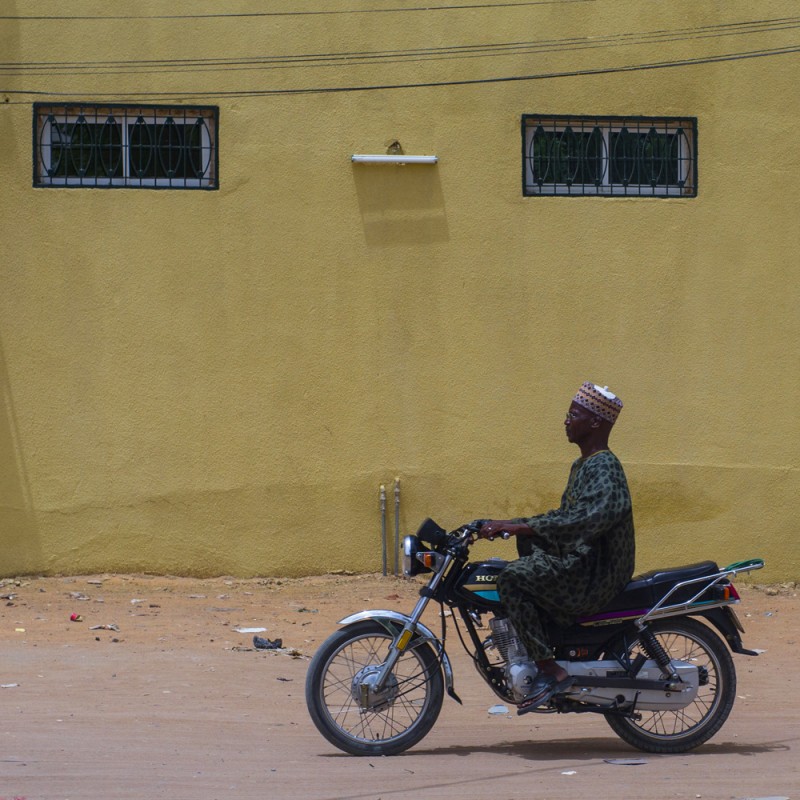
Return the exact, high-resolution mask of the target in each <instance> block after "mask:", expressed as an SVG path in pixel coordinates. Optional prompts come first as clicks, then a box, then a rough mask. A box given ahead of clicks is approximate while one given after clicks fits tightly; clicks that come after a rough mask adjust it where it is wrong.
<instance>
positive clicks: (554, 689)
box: [517, 672, 575, 714]
mask: <svg viewBox="0 0 800 800" xmlns="http://www.w3.org/2000/svg"><path fill="white" fill-rule="evenodd" d="M573 683H575V678H573V677H572V676H571V675H567V677H566V678H563V679H562V680H558V679H557V678H555V677H553V676H552V675H545V674H543V673H541V672H540V673H539V674H538V675H537V676H536V680H534V682H533V685H532V686H531V692H530V694H529V695H528V696H527V697H526V698H525V699H524V700H523V701H522V702H521V703H520V704H519V706H517V714H527V713H528V712H529V711H533V710H534V709H537V708H539V707H540V706H543V705H545V704H546V703H548V702H549V701H550V699H551V698H552V697H553V696H554V695H556V694H558V693H559V692H565V691H566V690H567V689H569V688H570V686H572V684H573Z"/></svg>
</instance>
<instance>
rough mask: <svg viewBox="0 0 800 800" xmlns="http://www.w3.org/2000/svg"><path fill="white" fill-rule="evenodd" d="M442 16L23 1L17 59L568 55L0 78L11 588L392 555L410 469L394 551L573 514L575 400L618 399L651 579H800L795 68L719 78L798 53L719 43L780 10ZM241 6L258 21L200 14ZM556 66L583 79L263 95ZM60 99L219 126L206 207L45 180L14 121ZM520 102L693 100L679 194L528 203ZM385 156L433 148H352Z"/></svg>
mask: <svg viewBox="0 0 800 800" xmlns="http://www.w3.org/2000/svg"><path fill="white" fill-rule="evenodd" d="M167 5H168V6H169V14H170V15H172V16H171V17H170V18H168V19H167V18H154V16H153V15H159V14H162V15H163V14H165V13H166V12H165V11H164V9H165V8H166V7H167ZM457 5H458V4H442V8H441V9H435V8H434V9H431V10H429V11H421V10H419V8H420V6H419V5H418V4H416V3H412V2H407V0H397V1H396V2H393V3H391V4H389V3H383V2H378V0H328V1H327V2H325V3H321V4H314V10H316V11H328V12H332V13H324V14H320V13H317V14H309V13H297V12H303V11H309V8H308V4H305V3H298V2H297V0H276V1H275V2H271V3H269V4H263V3H255V2H248V1H247V0H241V1H240V2H238V3H224V4H220V3H217V2H211V0H192V2H189V0H174V2H172V3H170V4H164V3H159V2H155V0H138V2H135V3H134V2H120V3H115V4H113V13H114V14H117V15H119V16H126V15H127V16H130V17H132V18H129V19H98V18H96V17H98V16H106V17H107V16H108V15H109V14H110V13H111V11H110V10H109V9H110V6H109V4H107V3H104V2H100V0H75V2H72V3H70V4H68V5H66V6H63V7H62V8H60V9H58V12H59V13H63V14H65V15H69V16H75V17H77V16H83V17H85V18H83V19H52V18H50V19H32V18H31V17H36V16H48V17H52V16H53V13H54V9H53V5H52V3H49V2H44V1H43V0H29V1H28V2H24V3H22V2H19V3H15V2H9V0H6V2H5V3H4V6H3V8H4V12H3V13H4V15H6V16H9V17H13V16H14V15H16V16H18V17H26V18H25V19H21V18H20V19H3V20H0V51H1V52H2V54H3V57H2V59H0V61H3V62H15V63H17V62H18V63H21V64H24V63H29V62H34V61H49V62H78V61H80V62H84V63H85V62H97V61H106V60H115V61H123V60H133V61H141V60H144V59H166V58H174V59H185V58H197V57H219V58H233V57H257V56H265V55H270V56H275V55H281V56H299V55H308V54H321V53H345V52H350V53H355V52H362V53H365V52H368V51H369V52H374V51H408V50H411V49H415V50H420V51H422V50H425V49H426V48H427V49H429V48H441V47H445V46H453V47H455V46H459V47H460V46H465V45H475V44H484V43H494V44H498V43H505V42H534V43H538V44H540V45H541V44H542V43H545V42H551V43H555V44H552V45H548V46H544V47H542V46H540V47H538V48H537V49H530V48H528V50H527V51H514V52H511V53H509V54H507V55H503V56H497V55H495V56H491V57H472V58H439V59H429V58H426V57H425V54H424V53H422V52H421V53H420V57H419V58H418V59H416V60H409V59H408V58H405V57H404V58H387V59H385V63H373V62H368V63H362V61H363V60H362V61H359V60H355V59H353V60H351V61H350V62H349V63H344V64H343V63H340V62H339V63H337V64H336V65H335V66H333V65H328V64H327V63H317V64H316V65H309V64H308V63H307V62H306V63H303V64H302V65H301V64H299V63H292V64H288V63H284V64H281V65H275V66H273V67H272V68H260V69H238V70H234V69H222V68H221V67H219V66H216V67H214V68H211V69H209V70H194V71H183V72H175V71H173V72H166V73H165V72H148V71H141V70H140V71H138V72H137V71H135V70H132V69H130V68H128V69H124V70H120V69H116V70H112V72H121V73H122V74H101V73H104V72H105V73H108V72H109V70H104V69H101V68H99V67H96V68H94V69H91V70H88V71H85V72H80V71H77V70H75V69H72V70H67V71H66V72H65V73H62V72H58V71H56V70H55V68H53V69H51V70H50V71H45V72H44V73H37V72H36V71H34V70H33V69H31V68H30V67H28V68H27V69H18V70H13V71H9V70H5V71H3V72H0V104H1V105H2V108H0V141H2V143H3V145H2V147H0V181H1V183H0V186H1V187H2V188H1V189H0V219H1V220H2V221H1V222H0V225H1V226H2V228H1V229H0V232H1V233H2V247H3V257H2V259H0V281H2V284H1V285H2V292H0V388H1V389H2V394H0V397H2V407H0V574H3V575H12V574H17V573H85V572H94V571H148V572H168V573H180V574H184V573H186V574H236V575H254V574H263V575H302V574H309V573H317V572H326V571H329V570H342V569H349V570H377V569H380V566H381V547H380V543H379V535H380V514H379V503H378V489H379V486H380V484H382V483H384V484H386V485H387V489H388V493H389V501H388V505H389V511H390V513H389V516H388V528H389V533H390V535H393V531H394V521H393V518H392V515H391V510H392V506H393V502H394V496H393V493H392V490H393V481H394V478H395V477H399V478H400V479H401V522H402V530H403V532H406V531H408V532H411V531H413V529H414V528H415V527H416V525H417V524H418V523H419V522H420V521H421V520H422V519H423V518H424V517H425V516H427V515H430V516H433V517H434V518H436V519H437V520H438V521H440V522H441V523H442V524H445V525H455V524H457V523H459V522H462V521H465V520H467V519H471V518H473V517H476V516H495V517H503V516H507V515H512V514H514V515H516V514H529V513H534V512H536V511H540V510H546V509H547V508H548V507H551V506H552V505H553V504H556V503H557V502H558V497H559V496H560V493H561V490H562V488H563V484H564V482H565V479H566V474H567V470H568V465H569V463H570V461H571V460H572V458H574V457H575V455H576V454H577V452H576V451H574V450H573V449H571V448H570V446H569V445H568V444H567V443H566V441H565V439H564V434H563V430H562V419H563V412H564V411H565V409H566V406H567V405H568V402H569V400H570V398H571V396H572V394H573V393H574V391H575V390H576V388H577V386H578V385H579V384H580V382H581V381H583V380H585V379H591V380H594V381H598V382H601V383H608V384H609V385H610V386H611V388H612V389H613V390H615V391H616V392H617V393H618V394H619V395H620V396H621V397H622V398H623V400H624V401H625V410H624V412H623V414H622V416H621V418H620V421H619V423H618V426H617V430H616V431H615V433H614V437H613V439H612V445H613V447H614V449H615V451H616V452H617V453H618V455H619V456H620V458H621V459H622V460H623V462H624V464H625V466H626V470H627V473H628V477H629V481H630V483H631V488H632V492H633V495H634V502H635V513H636V521H637V534H638V564H637V566H638V567H639V568H640V569H646V568H652V567H656V566H665V565H668V564H678V563H686V562H689V561H691V560H695V559H700V558H713V559H716V560H718V561H719V562H720V563H723V564H724V563H728V562H729V561H733V560H737V559H741V558H746V557H752V556H761V557H764V558H766V559H767V562H768V566H767V569H766V570H764V571H763V572H761V573H755V575H754V579H755V580H758V581H784V580H797V579H798V578H800V552H799V550H798V545H797V539H796V534H795V528H796V525H795V518H796V516H797V514H798V511H799V510H800V501H799V500H798V498H799V497H800V491H799V489H800V486H799V485H798V444H800V426H798V423H797V414H796V405H797V399H798V388H800V386H799V383H800V382H799V380H798V374H800V371H799V370H798V366H799V365H798V313H797V308H798V291H797V286H798V280H797V274H798V253H799V252H800V234H799V233H798V230H800V225H798V222H799V221H800V214H798V212H799V211H800V200H798V192H797V183H798V178H800V169H799V167H800V163H799V162H800V156H798V148H797V143H796V140H797V119H798V112H799V111H800V103H799V102H798V92H797V85H798V80H800V62H799V61H798V58H799V57H798V54H797V52H794V53H788V54H774V55H771V56H768V57H758V58H737V59H735V60H723V61H718V62H710V63H709V59H711V58H714V57H717V56H726V55H730V54H736V53H738V54H742V53H754V52H756V51H759V52H763V51H767V50H772V51H776V50H778V49H780V48H784V47H787V46H790V45H792V44H793V42H796V31H794V30H791V29H785V26H783V27H781V26H779V25H769V24H765V25H762V26H761V28H760V29H758V28H756V27H754V26H744V27H745V28H746V32H745V33H738V34H737V35H729V34H732V33H733V30H732V29H723V28H720V27H718V26H721V25H726V24H731V25H736V24H737V23H744V22H748V21H751V20H756V19H758V20H771V19H779V18H786V17H790V16H792V14H794V12H795V10H796V6H795V4H794V3H793V2H791V0H766V1H765V2H762V3H760V4H759V6H758V8H757V10H755V11H754V10H753V7H752V4H751V3H746V2H737V1H736V0H733V2H729V3H725V4H706V3H696V2H694V1H693V0H674V1H673V2H669V3H666V2H663V3H660V2H659V3H651V2H648V3H645V2H629V1H628V0H625V1H624V2H623V0H597V1H596V2H573V3H566V2H565V3H553V4H536V3H531V4H519V5H517V6H508V5H507V4H505V3H500V2H498V3H497V7H496V8H487V7H485V4H474V5H475V7H474V8H472V7H469V6H470V4H469V3H467V2H466V0H464V2H463V3H461V5H462V6H463V7H462V8H457V7H454V6H457ZM222 6H224V11H221V7H222ZM388 7H392V8H395V9H399V10H397V11H394V12H388V11H386V9H387V8H388ZM265 8H267V9H268V13H266V12H265V11H264V9H265ZM225 12H237V13H240V14H244V13H254V14H260V15H256V16H249V17H248V16H230V17H225V16H207V17H203V16H198V15H203V14H223V13H225ZM289 12H293V13H289ZM357 12H360V13H357ZM181 15H189V16H188V17H181ZM86 17H88V19H87V18H86ZM92 17H95V18H92ZM709 26H717V27H713V28H711V27H709ZM741 28H742V26H739V29H740V30H741ZM658 31H660V32H662V33H661V34H658V35H653V36H650V35H648V34H649V33H650V32H658ZM665 31H671V32H674V33H672V34H669V35H667V34H663V32H665ZM712 32H713V33H714V34H715V35H712ZM723 33H724V34H725V35H720V34H723ZM585 37H589V38H585ZM568 39H569V40H571V41H573V42H574V41H576V40H579V41H577V45H576V44H572V45H569V46H568V45H567V44H566V40H568ZM578 45H580V46H578ZM695 59H700V60H701V61H704V62H705V63H697V64H694V65H691V66H674V67H669V68H660V69H636V70H626V71H613V70H620V69H621V68H624V67H632V66H637V65H640V66H641V65H652V64H656V63H674V62H676V61H685V60H695ZM610 70H611V71H610ZM567 72H570V73H576V72H586V73H594V72H596V73H597V74H583V75H574V76H572V77H542V78H541V79H536V80H518V81H517V80H515V81H507V82H486V83H471V84H465V85H449V86H436V87H429V88H409V89H387V90H380V91H355V92H328V93H318V92H317V93H300V94H287V93H283V94H256V95H254V94H252V92H261V91H263V90H270V91H272V90H276V91H283V92H286V91H287V90H300V89H303V90H305V89H312V88H313V89H325V88H328V89H335V88H343V87H359V86H379V85H397V84H409V83H425V84H428V83H436V82H458V81H477V80H481V79H493V78H503V77H518V76H537V75H538V76H548V75H549V76H553V75H555V74H559V73H567ZM198 92H199V93H201V94H200V95H197V94H190V93H198ZM226 92H228V93H234V95H233V96H231V95H227V94H225V93H226ZM134 93H143V96H142V95H139V94H137V96H135V97H134V96H132V95H133V94H134ZM153 93H164V95H161V94H159V95H158V96H154V95H153ZM242 93H244V94H242ZM62 94H65V95H72V96H71V97H67V98H66V99H78V100H84V101H99V100H104V101H108V102H110V101H111V100H117V101H120V102H160V101H161V100H162V99H163V102H165V103H166V102H168V103H173V102H181V103H185V104H191V103H192V102H196V103H203V104H208V103H212V104H216V105H218V106H219V108H220V131H219V142H220V189H219V191H216V192H200V191H196V192H195V191H175V192H170V191H146V190H114V191H101V190H89V189H86V190H63V189H33V188H32V185H31V183H32V182H31V158H32V155H31V150H32V147H31V145H32V141H31V125H32V103H33V101H34V100H52V101H54V102H59V101H64V102H65V101H66V99H65V98H62ZM240 94H241V95H242V96H236V95H240ZM525 113H541V114H597V115H645V116H648V115H661V116H694V117H697V119H698V131H699V134H698V142H699V147H698V152H699V181H698V182H699V195H698V197H696V198H693V199H680V200H656V199H644V198H641V199H605V198H583V199H566V198H525V197H523V196H522V193H521V186H520V174H521V164H520V118H521V115H522V114H525ZM395 139H397V140H399V141H400V142H401V144H402V146H403V148H404V149H405V151H406V152H407V153H424V154H436V155H437V156H438V157H439V159H440V161H439V164H438V165H437V166H435V167H423V166H406V167H396V166H390V167H385V166H384V167H374V166H363V165H353V164H352V163H351V162H350V155H351V154H352V153H357V152H377V153H380V152H384V151H385V149H386V147H387V145H388V144H389V143H390V142H392V141H393V140H395ZM482 547H485V548H486V550H485V552H486V553H489V552H495V553H498V552H499V553H503V554H505V553H507V552H510V551H509V550H508V545H494V546H492V547H490V546H489V545H485V546H484V545H482ZM390 566H391V562H390Z"/></svg>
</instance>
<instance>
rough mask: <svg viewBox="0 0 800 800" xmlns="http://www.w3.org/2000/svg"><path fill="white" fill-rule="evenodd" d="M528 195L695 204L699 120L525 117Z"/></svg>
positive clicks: (525, 185) (524, 176)
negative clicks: (684, 200)
mask: <svg viewBox="0 0 800 800" xmlns="http://www.w3.org/2000/svg"><path fill="white" fill-rule="evenodd" d="M522 189H523V194H525V195H564V196H577V197H586V196H587V195H588V196H600V197H620V196H623V197H624V196H627V197H631V196H634V197H695V196H697V120H696V119H695V118H676V117H563V116H542V115H533V114H525V115H523V117H522Z"/></svg>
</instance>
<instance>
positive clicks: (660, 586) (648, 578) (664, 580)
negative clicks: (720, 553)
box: [603, 561, 719, 611]
mask: <svg viewBox="0 0 800 800" xmlns="http://www.w3.org/2000/svg"><path fill="white" fill-rule="evenodd" d="M718 572H719V567H718V566H717V565H716V563H714V562H713V561H699V562H697V563H696V564H687V565H686V566H683V567H670V568H668V569H654V570H650V572H645V573H643V574H641V575H636V576H634V577H633V578H632V579H631V581H630V582H629V583H628V585H627V586H626V587H625V588H624V589H623V590H622V591H621V592H620V593H619V594H618V595H617V596H616V597H615V598H614V599H613V600H612V601H611V602H610V603H609V604H608V605H607V606H606V607H605V608H604V609H603V610H604V611H625V610H627V609H650V608H652V607H653V606H654V605H655V604H656V603H657V602H658V601H659V600H660V599H661V598H662V597H663V596H664V595H665V594H666V593H667V592H668V591H669V590H670V589H671V588H672V587H673V586H674V585H675V584H676V583H680V582H681V581H690V580H694V579H695V578H704V577H706V576H711V575H716V574H717V573H718ZM701 588H702V585H701V584H693V585H691V586H686V587H685V588H683V589H681V590H680V591H679V592H676V593H675V594H674V595H672V597H670V599H669V601H668V603H669V604H670V605H673V604H674V603H683V602H686V601H687V600H689V599H691V598H692V597H693V596H694V595H695V594H696V593H697V592H698V591H699V590H700V589H701Z"/></svg>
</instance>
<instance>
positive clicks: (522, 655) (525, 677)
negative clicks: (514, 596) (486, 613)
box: [489, 617, 539, 700]
mask: <svg viewBox="0 0 800 800" xmlns="http://www.w3.org/2000/svg"><path fill="white" fill-rule="evenodd" d="M489 627H490V628H491V631H492V645H493V646H494V647H495V648H496V649H497V652H498V653H499V654H500V657H501V658H502V659H503V661H505V662H506V664H505V667H504V672H505V678H506V682H507V683H508V685H509V687H510V689H511V691H512V692H513V693H514V697H516V698H517V700H522V699H523V698H525V697H527V696H528V694H529V693H530V687H531V684H532V683H533V681H534V679H535V678H536V674H537V672H538V671H539V670H538V669H537V667H536V664H535V663H534V662H533V661H531V660H530V659H529V658H528V653H527V651H526V650H525V645H524V644H522V642H521V641H520V639H519V636H517V632H516V631H515V630H514V626H513V625H512V624H511V622H509V620H507V619H504V618H501V617H493V618H492V619H490V620H489Z"/></svg>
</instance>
